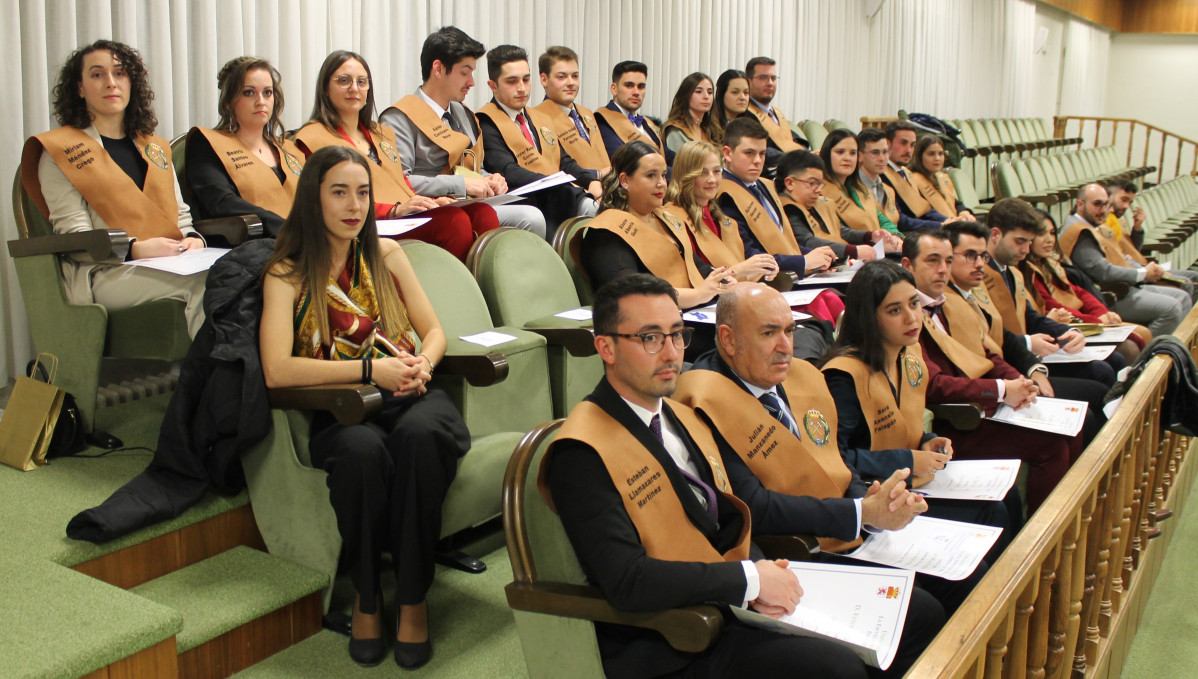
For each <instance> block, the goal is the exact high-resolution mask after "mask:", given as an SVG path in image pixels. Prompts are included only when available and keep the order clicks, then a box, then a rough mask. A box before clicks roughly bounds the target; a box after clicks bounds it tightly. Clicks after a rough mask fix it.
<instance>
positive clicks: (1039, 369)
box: [1027, 363, 1048, 377]
mask: <svg viewBox="0 0 1198 679" xmlns="http://www.w3.org/2000/svg"><path fill="white" fill-rule="evenodd" d="M1036 373H1044V376H1045V377H1048V366H1046V365H1044V364H1043V363H1037V364H1036V365H1033V366H1032V367H1031V368H1028V371H1027V376H1028V377H1031V376H1032V375H1035V374H1036Z"/></svg>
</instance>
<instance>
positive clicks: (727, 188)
mask: <svg viewBox="0 0 1198 679" xmlns="http://www.w3.org/2000/svg"><path fill="white" fill-rule="evenodd" d="M757 185H758V186H763V187H765V192H766V195H767V196H768V198H769V200H771V201H773V203H774V210H775V211H776V212H777V213H778V219H779V220H781V222H782V225H781V226H779V225H778V224H775V223H774V220H772V219H770V215H769V212H767V211H766V209H765V206H763V205H762V204H761V202H760V201H758V200H757V198H756V196H754V195H753V194H751V193H749V190H748V189H746V188H745V187H743V186H741V185H740V183H739V182H736V181H733V180H731V179H728V178H724V180H723V181H722V182H721V183H720V193H719V195H721V196H722V195H725V194H727V195H728V196H730V197H731V198H732V201H733V202H734V203H736V207H737V208H738V209H739V210H740V214H741V216H743V217H744V218H745V222H746V223H747V224H748V226H749V230H750V231H752V232H753V235H754V236H755V237H756V238H757V242H758V243H761V247H763V248H765V251H766V252H768V253H770V254H771V255H802V254H803V251H802V250H800V249H799V243H798V241H796V240H795V234H794V229H791V228H790V221H789V220H787V219H786V212H785V211H783V210H782V201H781V200H780V199H779V198H778V194H777V192H776V191H774V187H772V186H770V185H769V183H768V182H758V183H757Z"/></svg>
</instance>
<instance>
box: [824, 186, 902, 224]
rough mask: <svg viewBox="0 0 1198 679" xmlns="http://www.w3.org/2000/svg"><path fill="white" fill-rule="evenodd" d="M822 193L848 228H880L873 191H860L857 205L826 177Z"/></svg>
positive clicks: (876, 202)
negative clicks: (859, 200)
mask: <svg viewBox="0 0 1198 679" xmlns="http://www.w3.org/2000/svg"><path fill="white" fill-rule="evenodd" d="M823 193H824V198H826V199H828V201H829V202H831V203H832V205H833V206H835V208H836V216H837V217H839V218H840V220H841V221H843V222H844V223H845V224H847V225H848V227H849V228H850V229H856V230H858V231H877V230H878V229H880V228H882V222H881V221H879V220H878V201H876V200H874V196H873V193H871V192H869V191H862V192H861V196H860V198H861V205H857V203H856V202H854V201H853V199H852V198H849V197H848V195H847V194H846V193H845V192H844V190H843V189H841V188H840V186H838V185H836V184H833V183H832V182H830V181H828V180H826V179H825V180H824V191H823ZM896 224H897V222H896Z"/></svg>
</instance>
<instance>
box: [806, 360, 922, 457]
mask: <svg viewBox="0 0 1198 679" xmlns="http://www.w3.org/2000/svg"><path fill="white" fill-rule="evenodd" d="M899 364H900V367H901V369H902V370H901V374H900V375H899V383H898V384H897V385H896V387H897V388H898V390H899V395H900V398H901V401H902V402H901V403H898V402H896V401H895V397H894V392H893V391H891V389H890V382H889V381H888V380H887V379H886V373H884V372H882V371H878V372H875V371H873V370H870V368H869V366H867V365H865V363H863V362H862V361H861V360H860V359H858V358H854V357H852V356H837V357H836V358H834V359H832V360H830V361H828V362H827V364H825V365H824V371H825V372H826V371H828V370H843V371H844V372H846V373H848V374H849V375H851V376H852V377H853V385H854V386H855V387H856V390H857V400H858V401H860V402H861V412H862V413H864V414H865V421H866V422H867V423H868V424H869V431H870V449H871V450H891V449H895V448H907V449H910V450H917V449H918V448H919V441H920V439H921V438H923V409H924V402H925V397H926V392H927V389H928V381H927V380H926V379H924V376H925V375H927V373H928V369H927V366H926V365H924V362H923V358H921V351H920V348H919V345H918V344H916V345H914V346H909V347H904V348H903V352H902V353H901V354H899Z"/></svg>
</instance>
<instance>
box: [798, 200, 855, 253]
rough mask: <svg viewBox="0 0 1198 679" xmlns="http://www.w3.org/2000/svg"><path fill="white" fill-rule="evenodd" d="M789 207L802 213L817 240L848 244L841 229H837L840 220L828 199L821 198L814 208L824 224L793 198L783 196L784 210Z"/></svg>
mask: <svg viewBox="0 0 1198 679" xmlns="http://www.w3.org/2000/svg"><path fill="white" fill-rule="evenodd" d="M787 206H794V208H795V209H797V210H798V211H799V212H800V213H802V215H803V218H804V219H806V220H807V226H808V227H810V229H811V233H814V234H815V237H816V238H821V239H823V240H828V241H832V242H834V243H847V241H845V239H844V237H843V236H841V235H840V229H839V228H837V227H839V226H840V219H838V218H837V217H836V210H835V208H833V207H832V203H831V202H830V201H829V200H828V199H827V198H824V197H823V196H820V197H819V200H817V201H816V202H815V208H814V209H815V211H816V212H818V213H819V216H820V218H821V219H823V220H824V223H823V224H820V222H819V220H818V219H816V218H815V217H813V216H811V211H810V210H808V209H807V208H805V207H803V206H802V205H799V204H798V203H796V202H795V200H794V199H793V198H791V197H790V196H782V207H783V209H785V208H786V207H787Z"/></svg>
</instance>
